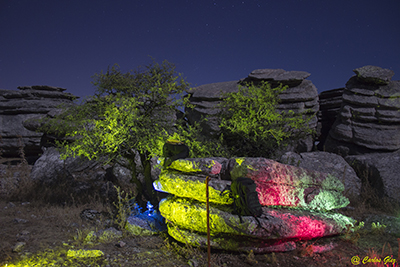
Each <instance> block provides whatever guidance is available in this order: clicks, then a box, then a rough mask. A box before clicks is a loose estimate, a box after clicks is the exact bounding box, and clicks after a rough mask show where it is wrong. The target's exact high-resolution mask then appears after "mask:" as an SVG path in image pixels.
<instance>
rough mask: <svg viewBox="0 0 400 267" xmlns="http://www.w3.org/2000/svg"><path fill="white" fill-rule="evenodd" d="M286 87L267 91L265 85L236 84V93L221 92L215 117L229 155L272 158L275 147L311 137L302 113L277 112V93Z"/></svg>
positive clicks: (307, 119)
mask: <svg viewBox="0 0 400 267" xmlns="http://www.w3.org/2000/svg"><path fill="white" fill-rule="evenodd" d="M286 89H287V87H284V86H282V84H281V85H279V86H278V87H276V88H271V85H270V84H269V83H268V82H265V81H263V82H260V83H258V84H254V83H246V84H244V85H243V86H240V85H239V91H238V92H237V93H225V94H224V97H225V99H224V101H222V102H221V104H220V106H219V108H220V112H219V114H218V117H219V120H220V124H219V126H220V129H221V130H220V133H219V134H220V135H223V136H224V138H223V140H224V142H225V146H226V147H227V148H229V152H228V153H229V154H231V155H240V156H250V157H269V158H271V157H273V156H274V152H275V151H277V149H279V148H283V147H285V146H287V145H288V144H289V143H290V142H292V141H293V140H297V139H299V138H301V137H304V136H305V135H307V134H312V133H313V131H312V130H311V129H310V128H309V126H308V123H309V121H310V120H311V119H312V117H311V116H309V117H308V118H307V116H305V112H304V113H303V114H298V115H295V114H294V112H293V111H292V110H290V111H288V112H279V111H277V109H276V107H277V105H278V104H279V101H280V99H279V94H280V93H282V92H283V91H284V90H286Z"/></svg>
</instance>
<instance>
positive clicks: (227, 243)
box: [168, 224, 296, 253]
mask: <svg viewBox="0 0 400 267" xmlns="http://www.w3.org/2000/svg"><path fill="white" fill-rule="evenodd" d="M168 234H169V235H170V236H172V237H173V238H174V239H175V240H178V241H179V242H181V243H183V244H185V243H189V244H191V245H192V246H198V247H201V248H204V249H206V248H207V234H204V233H203V234H202V233H198V232H193V231H191V230H187V229H181V228H179V227H178V226H172V225H171V224H168ZM210 246H211V247H212V248H216V249H223V250H228V251H239V252H247V253H249V252H250V251H253V253H269V252H285V251H292V250H295V249H296V243H295V242H294V241H283V240H275V239H262V240H260V239H258V238H250V237H247V236H229V235H220V236H211V237H210Z"/></svg>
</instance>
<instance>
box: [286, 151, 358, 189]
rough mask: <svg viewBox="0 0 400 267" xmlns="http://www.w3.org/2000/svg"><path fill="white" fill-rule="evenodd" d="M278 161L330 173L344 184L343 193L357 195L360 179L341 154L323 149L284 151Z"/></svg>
mask: <svg viewBox="0 0 400 267" xmlns="http://www.w3.org/2000/svg"><path fill="white" fill-rule="evenodd" d="M280 162H281V163H283V164H288V165H292V166H297V167H300V168H304V169H308V170H313V171H318V172H326V173H330V174H332V175H333V176H335V177H337V178H338V179H339V180H340V181H341V182H342V183H343V184H344V188H345V189H344V194H345V195H348V194H350V195H353V196H359V195H360V192H361V180H360V178H359V177H358V176H357V174H356V172H355V171H354V169H353V168H352V167H351V166H350V165H349V164H348V163H347V162H346V160H345V159H343V158H342V157H341V156H339V155H337V154H334V153H328V152H323V151H314V152H304V153H300V154H297V153H294V152H287V153H285V154H284V155H283V156H282V157H281V159H280Z"/></svg>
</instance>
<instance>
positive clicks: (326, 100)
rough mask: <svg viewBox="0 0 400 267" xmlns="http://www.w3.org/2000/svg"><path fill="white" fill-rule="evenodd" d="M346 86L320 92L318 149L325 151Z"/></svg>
mask: <svg viewBox="0 0 400 267" xmlns="http://www.w3.org/2000/svg"><path fill="white" fill-rule="evenodd" d="M343 91H344V88H338V89H333V90H328V91H324V92H322V93H320V94H319V96H318V98H319V111H318V127H317V129H318V130H317V136H318V137H317V138H318V139H317V141H318V142H319V143H318V146H317V147H318V149H319V150H321V151H324V143H325V140H326V138H327V136H328V134H329V131H330V130H331V128H332V125H333V124H334V123H335V120H336V117H337V114H338V113H339V111H340V107H341V106H342V102H343V101H342V94H343Z"/></svg>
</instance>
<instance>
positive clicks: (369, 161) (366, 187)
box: [345, 150, 400, 203]
mask: <svg viewBox="0 0 400 267" xmlns="http://www.w3.org/2000/svg"><path fill="white" fill-rule="evenodd" d="M345 159H346V161H347V162H348V163H349V164H350V165H351V166H352V167H353V169H354V170H355V171H356V173H357V175H358V176H359V177H361V178H362V182H363V183H362V187H361V195H362V196H364V197H367V198H370V197H371V196H372V194H371V193H375V195H376V197H378V198H380V199H382V198H386V199H388V200H389V201H395V202H397V203H400V182H399V173H400V164H399V163H400V150H397V151H395V152H392V153H370V154H364V155H351V156H347V157H346V158H345ZM366 194H367V195H366Z"/></svg>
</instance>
